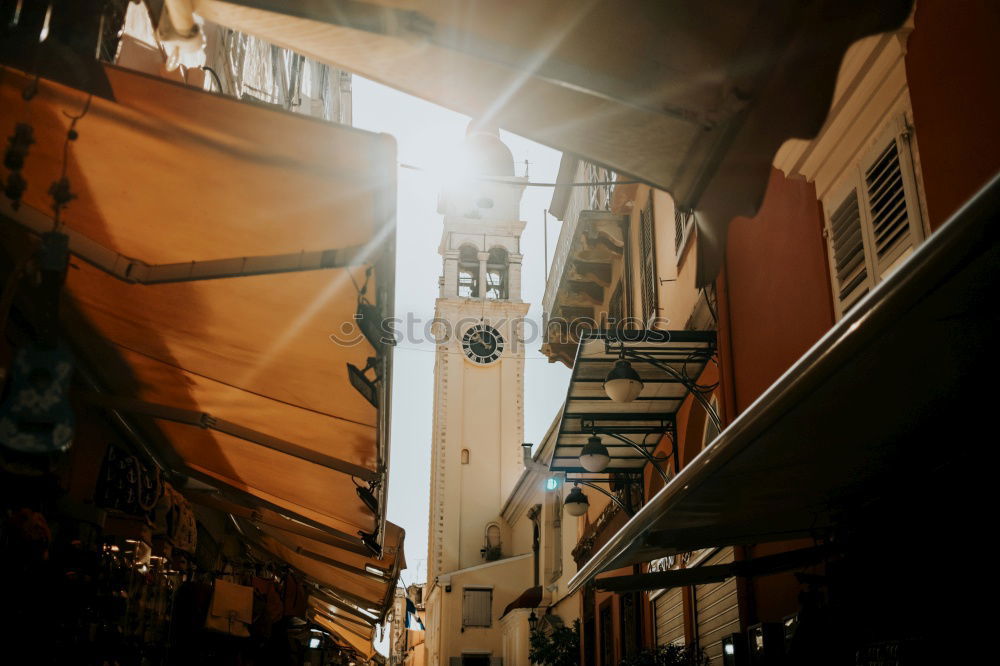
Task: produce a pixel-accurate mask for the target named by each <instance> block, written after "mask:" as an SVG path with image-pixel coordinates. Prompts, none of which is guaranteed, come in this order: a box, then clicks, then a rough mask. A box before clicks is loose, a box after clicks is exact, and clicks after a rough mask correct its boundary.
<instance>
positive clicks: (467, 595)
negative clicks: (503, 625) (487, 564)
mask: <svg viewBox="0 0 1000 666" xmlns="http://www.w3.org/2000/svg"><path fill="white" fill-rule="evenodd" d="M462 594H463V597H462V624H463V625H464V626H466V627H488V626H490V625H491V624H492V619H493V618H492V615H493V613H492V606H493V590H489V589H480V588H465V589H464V590H463V591H462Z"/></svg>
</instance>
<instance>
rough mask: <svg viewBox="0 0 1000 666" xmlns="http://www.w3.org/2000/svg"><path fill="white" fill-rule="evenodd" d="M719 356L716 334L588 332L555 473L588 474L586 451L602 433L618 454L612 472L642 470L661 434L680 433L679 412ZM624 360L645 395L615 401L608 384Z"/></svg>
mask: <svg viewBox="0 0 1000 666" xmlns="http://www.w3.org/2000/svg"><path fill="white" fill-rule="evenodd" d="M714 353H715V332H714V331H621V332H619V333H618V334H616V333H614V332H612V331H592V332H587V333H584V334H583V336H582V337H581V339H580V344H579V347H578V349H577V355H576V361H575V362H574V364H573V376H572V377H571V378H570V381H569V388H568V389H567V392H566V402H565V404H564V406H563V414H562V419H561V420H560V422H559V429H558V431H557V433H556V443H555V453H554V454H553V456H552V461H551V463H550V465H549V468H550V469H552V470H553V471H556V472H566V473H568V474H578V475H579V474H587V471H586V470H585V469H583V468H582V467H581V466H580V462H579V457H580V451H581V449H582V448H583V446H584V444H586V443H587V438H588V437H590V436H591V435H593V434H597V435H598V436H601V437H602V441H603V443H604V445H605V446H606V447H607V448H608V453H609V454H610V456H611V463H610V464H609V465H608V468H607V470H606V473H615V472H619V473H639V472H641V471H642V469H643V467H645V465H646V463H647V459H648V458H647V456H648V455H651V454H652V452H653V450H654V449H655V448H656V446H657V444H659V441H660V437H661V436H662V435H663V434H664V433H670V434H673V432H674V420H675V417H676V414H677V410H678V409H680V406H681V403H683V402H684V400H685V398H687V396H688V394H689V393H690V392H691V387H692V385H693V384H694V383H695V382H697V380H698V377H699V375H701V371H702V369H703V368H704V367H705V364H706V363H708V362H709V361H710V360H711V358H712V355H713V354H714ZM622 355H624V358H626V359H628V360H629V362H630V363H631V364H632V368H633V369H634V370H635V371H636V372H638V373H639V376H640V377H641V378H642V381H643V389H642V392H641V393H640V394H639V397H638V398H636V399H635V400H633V401H632V402H613V401H612V400H611V399H610V398H608V396H607V394H606V393H605V391H604V379H605V378H606V377H607V376H608V373H609V372H610V371H611V369H612V368H613V367H614V365H615V362H616V361H617V360H618V359H619V357H621V356H622ZM615 435H617V436H619V437H621V438H624V439H625V440H628V441H629V442H632V443H634V445H633V444H629V443H628V442H626V441H622V439H618V438H616V437H614V436H615ZM640 449H642V450H645V451H646V455H643V453H642V451H641V450H640Z"/></svg>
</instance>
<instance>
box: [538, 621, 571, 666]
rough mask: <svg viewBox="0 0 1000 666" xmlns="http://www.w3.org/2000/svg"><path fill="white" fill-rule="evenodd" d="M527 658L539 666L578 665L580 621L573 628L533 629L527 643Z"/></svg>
mask: <svg viewBox="0 0 1000 666" xmlns="http://www.w3.org/2000/svg"><path fill="white" fill-rule="evenodd" d="M528 643H529V645H528V658H529V659H530V660H531V663H533V664H539V665H540V666H576V664H579V663H580V621H579V620H576V621H575V622H573V628H572V629H570V628H569V627H566V626H561V627H555V628H553V629H552V630H551V631H550V632H546V631H542V630H540V629H535V630H533V631H532V632H531V636H530V637H529V641H528Z"/></svg>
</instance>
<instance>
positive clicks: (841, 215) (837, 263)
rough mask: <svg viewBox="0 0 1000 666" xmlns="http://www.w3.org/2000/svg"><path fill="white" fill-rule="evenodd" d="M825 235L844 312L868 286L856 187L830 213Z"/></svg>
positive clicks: (869, 284)
mask: <svg viewBox="0 0 1000 666" xmlns="http://www.w3.org/2000/svg"><path fill="white" fill-rule="evenodd" d="M829 234H830V245H831V246H832V250H833V252H832V254H833V257H832V258H833V273H834V277H835V278H836V280H837V285H836V286H837V300H838V302H839V303H840V310H841V312H844V311H846V310H848V309H849V308H850V307H851V306H852V305H854V302H855V301H857V300H858V299H859V298H861V297H862V296H863V295H865V294H866V293H867V292H868V289H869V287H870V286H871V280H870V279H869V272H868V264H867V261H866V260H865V243H864V233H863V231H862V228H861V210H860V208H859V207H858V192H857V190H855V189H853V188H852V189H851V191H850V193H849V194H848V195H847V197H846V198H845V199H844V200H843V202H842V203H841V204H840V205H839V206H837V208H836V210H834V212H833V214H832V215H830V231H829Z"/></svg>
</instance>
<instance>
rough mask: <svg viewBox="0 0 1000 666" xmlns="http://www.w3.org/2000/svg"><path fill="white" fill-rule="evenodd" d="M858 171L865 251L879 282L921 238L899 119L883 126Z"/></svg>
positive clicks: (910, 163)
mask: <svg viewBox="0 0 1000 666" xmlns="http://www.w3.org/2000/svg"><path fill="white" fill-rule="evenodd" d="M861 172H862V173H861V177H862V178H861V179H862V182H861V185H862V188H863V190H864V193H865V197H864V198H865V204H866V213H867V218H868V219H867V231H868V234H869V236H868V243H869V255H870V258H871V262H872V264H873V265H874V267H875V281H876V282H879V281H881V280H882V279H883V278H884V277H885V276H886V275H887V274H888V273H889V271H890V270H891V269H892V267H893V266H894V264H895V263H896V262H897V261H898V260H899V259H900V258H902V257H903V256H904V255H905V254H906V253H907V251H908V250H910V249H911V248H912V247H914V246H915V245H916V244H917V243H919V242H920V241H921V240H922V239H923V225H922V223H921V220H920V207H919V205H918V204H917V188H916V179H915V176H914V173H913V161H912V158H911V155H910V150H909V131H908V129H907V127H906V124H905V122H904V121H903V120H902V119H898V120H896V121H894V122H892V123H890V125H889V127H888V128H886V130H885V132H884V133H883V135H882V137H881V138H880V139H879V141H878V142H877V143H876V144H875V148H874V149H873V150H872V151H871V152H869V154H868V155H867V157H866V159H865V160H864V161H863V162H862V164H861Z"/></svg>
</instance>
